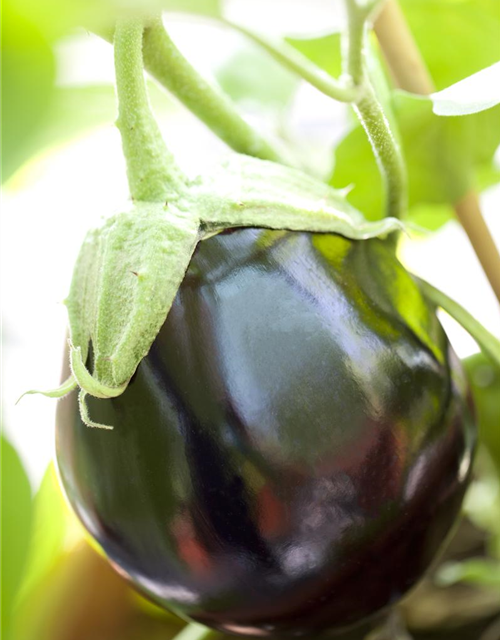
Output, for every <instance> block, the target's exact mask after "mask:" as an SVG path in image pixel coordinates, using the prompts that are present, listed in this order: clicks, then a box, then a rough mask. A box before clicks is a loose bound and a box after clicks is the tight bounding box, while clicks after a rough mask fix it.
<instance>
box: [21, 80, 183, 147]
mask: <svg viewBox="0 0 500 640" xmlns="http://www.w3.org/2000/svg"><path fill="white" fill-rule="evenodd" d="M148 92H149V97H150V100H151V103H152V105H153V109H154V112H155V114H156V115H157V116H158V115H159V116H161V115H163V114H165V113H170V112H171V111H172V108H173V101H172V99H171V98H170V97H169V96H168V95H167V94H166V93H165V92H164V91H163V90H162V89H160V87H158V85H157V84H156V83H155V82H153V81H149V82H148ZM116 113H117V106H116V96H115V90H114V87H113V85H111V84H89V85H82V86H62V87H56V88H55V89H54V92H53V95H52V99H51V102H50V106H49V109H48V113H47V117H46V118H45V122H44V124H43V126H42V127H40V129H39V130H38V132H37V134H36V135H35V136H34V137H33V139H32V141H31V151H32V153H35V152H37V151H40V150H42V149H45V148H50V147H55V146H57V145H59V144H64V143H67V142H69V141H71V140H72V139H74V138H77V137H79V136H81V135H84V134H87V133H89V132H90V131H91V130H93V129H95V128H96V127H99V126H102V125H113V123H114V121H115V119H116Z"/></svg>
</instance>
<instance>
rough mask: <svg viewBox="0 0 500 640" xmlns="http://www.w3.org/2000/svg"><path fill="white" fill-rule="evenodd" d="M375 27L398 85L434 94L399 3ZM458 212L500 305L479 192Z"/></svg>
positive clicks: (390, 3) (498, 265)
mask: <svg viewBox="0 0 500 640" xmlns="http://www.w3.org/2000/svg"><path fill="white" fill-rule="evenodd" d="M374 28H375V33H376V34H377V38H378V41H379V43H380V46H381V49H382V52H383V54H384V57H385V59H386V61H387V65H388V67H389V69H390V72H391V75H392V77H393V80H394V82H395V84H396V85H397V86H399V87H400V88H401V89H404V90H405V91H410V92H412V93H418V94H422V95H428V94H429V93H432V92H433V91H434V85H433V82H432V78H431V76H430V74H429V71H428V69H427V67H426V66H425V62H424V60H423V58H422V56H421V54H420V51H419V49H418V47H417V44H416V42H415V39H414V38H413V35H412V33H411V31H410V29H409V27H408V24H407V22H406V19H405V17H404V14H403V11H402V10H401V7H400V6H399V4H398V2H397V0H386V2H385V4H384V6H383V7H382V10H381V11H380V13H379V15H378V17H377V20H376V22H375V25H374ZM454 209H455V213H456V216H457V218H458V220H459V221H460V224H461V225H462V227H463V228H464V230H465V233H466V234H467V236H468V238H469V241H470V243H471V245H472V247H473V249H474V251H475V252H476V255H477V257H478V259H479V262H480V263H481V265H482V267H483V270H484V272H485V274H486V277H487V278H488V280H489V283H490V285H491V288H492V289H493V291H494V293H495V295H496V297H497V299H498V301H499V302H500V253H499V252H498V248H497V247H496V245H495V241H494V240H493V237H492V235H491V233H490V231H489V229H488V227H487V225H486V222H485V220H484V218H483V215H482V213H481V208H480V205H479V198H478V196H477V193H475V191H469V192H468V193H467V194H466V195H465V196H464V197H463V198H462V199H461V200H459V201H458V202H456V203H455V204H454Z"/></svg>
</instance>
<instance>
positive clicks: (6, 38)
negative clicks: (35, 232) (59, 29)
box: [2, 1, 55, 181]
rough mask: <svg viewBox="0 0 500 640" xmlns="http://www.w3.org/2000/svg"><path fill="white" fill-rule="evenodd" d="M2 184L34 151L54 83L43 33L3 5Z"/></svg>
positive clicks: (52, 69) (48, 51) (49, 49)
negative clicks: (34, 142) (33, 146)
mask: <svg viewBox="0 0 500 640" xmlns="http://www.w3.org/2000/svg"><path fill="white" fill-rule="evenodd" d="M2 23H3V24H2V181H5V180H6V179H8V178H9V177H10V176H11V175H12V174H13V173H14V171H15V170H16V169H17V168H18V167H19V166H20V165H21V164H22V163H23V162H24V160H25V159H26V158H27V157H28V156H29V155H30V153H31V151H32V140H33V138H34V136H35V135H36V133H37V131H38V129H39V128H40V127H41V125H42V124H43V122H44V119H45V117H46V114H47V110H48V107H49V104H50V98H51V92H52V89H53V84H54V76H55V64H54V58H53V55H52V50H51V48H50V46H49V45H48V43H47V41H46V40H45V38H44V37H43V35H42V33H41V32H40V30H39V29H38V28H37V26H36V25H35V24H33V23H32V22H31V21H30V20H28V19H26V18H24V17H23V16H22V15H20V14H17V13H16V12H15V11H14V9H13V8H12V6H11V3H10V2H8V1H4V2H3V3H2Z"/></svg>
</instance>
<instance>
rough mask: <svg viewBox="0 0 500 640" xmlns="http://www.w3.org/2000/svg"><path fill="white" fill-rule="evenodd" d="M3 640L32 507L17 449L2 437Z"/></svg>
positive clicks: (25, 551) (24, 555)
mask: <svg viewBox="0 0 500 640" xmlns="http://www.w3.org/2000/svg"><path fill="white" fill-rule="evenodd" d="M0 447H1V461H2V464H1V467H2V469H1V474H2V475H1V477H2V491H1V495H2V536H1V537H2V542H1V554H2V555H1V557H2V596H1V598H2V600H1V601H2V623H1V624H2V626H1V629H2V634H1V635H2V638H4V640H8V638H9V634H10V631H9V629H10V625H11V617H12V610H13V607H14V604H15V600H16V596H17V591H18V588H19V585H20V582H21V577H22V574H23V569H24V566H25V563H26V558H27V554H28V548H29V539H30V528H31V517H32V503H31V488H30V484H29V480H28V477H27V475H26V473H25V471H24V469H23V465H22V463H21V460H20V459H19V456H18V455H17V453H16V450H15V449H14V447H13V446H12V445H11V444H10V443H9V442H8V441H7V440H6V439H5V438H4V437H3V436H2V437H1V441H0Z"/></svg>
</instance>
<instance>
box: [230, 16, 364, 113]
mask: <svg viewBox="0 0 500 640" xmlns="http://www.w3.org/2000/svg"><path fill="white" fill-rule="evenodd" d="M222 22H223V24H226V25H227V26H229V27H231V28H233V29H235V30H236V31H239V32H240V33H241V34H243V35H244V36H246V37H247V38H248V39H249V40H251V41H252V42H254V43H255V44H257V45H258V46H260V47H261V48H262V49H264V50H265V51H267V53H269V55H271V56H272V57H273V58H274V59H275V60H276V61H277V62H279V63H280V64H282V65H283V66H284V67H286V68H287V69H289V70H290V71H292V72H293V73H295V74H297V75H298V76H299V77H300V78H302V79H303V80H305V81H306V82H308V83H309V84H311V85H312V86H313V87H315V88H316V89H318V91H321V93H324V94H325V95H326V96H328V97H330V98H333V99H334V100H337V101H338V102H355V101H356V100H357V99H358V96H359V89H358V88H357V87H355V86H354V84H353V83H352V81H351V80H350V79H348V78H347V77H346V78H345V79H343V80H342V79H336V78H332V76H331V75H330V74H329V73H326V71H323V70H322V69H320V68H319V67H317V66H316V65H315V64H313V63H312V62H311V61H310V60H309V59H308V58H306V56H304V55H303V54H301V53H300V52H299V51H297V50H296V49H295V48H294V47H292V46H291V45H289V44H287V43H286V42H280V43H276V42H272V41H271V40H269V39H268V38H265V37H264V36H261V35H260V34H258V33H255V32H254V31H251V30H250V29H247V28H246V27H244V26H243V25H240V24H238V23H236V22H231V21H230V20H226V19H224V20H222Z"/></svg>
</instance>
